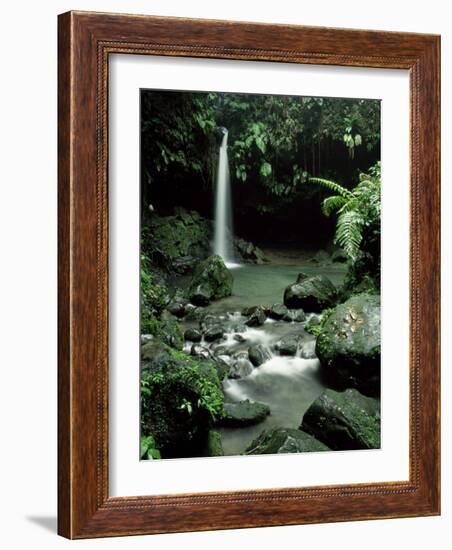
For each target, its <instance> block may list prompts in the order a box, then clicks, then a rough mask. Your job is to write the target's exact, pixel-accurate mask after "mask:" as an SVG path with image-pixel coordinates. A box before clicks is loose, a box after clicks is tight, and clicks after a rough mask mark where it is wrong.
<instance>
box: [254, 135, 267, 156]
mask: <svg viewBox="0 0 452 550" xmlns="http://www.w3.org/2000/svg"><path fill="white" fill-rule="evenodd" d="M256 145H257V147H258V149H259V150H260V151H261V153H265V143H264V140H263V139H262V138H261V137H260V136H258V137H257V138H256Z"/></svg>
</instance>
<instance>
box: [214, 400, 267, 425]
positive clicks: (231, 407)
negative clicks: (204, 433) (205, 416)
mask: <svg viewBox="0 0 452 550" xmlns="http://www.w3.org/2000/svg"><path fill="white" fill-rule="evenodd" d="M269 414H270V407H268V406H267V405H265V404H264V403H258V402H252V401H248V400H246V401H240V402H239V403H225V404H224V412H223V417H222V418H221V420H220V424H221V425H222V426H227V427H240V426H251V425H253V424H258V423H259V422H262V421H263V420H265V418H266V417H267V416H268V415H269Z"/></svg>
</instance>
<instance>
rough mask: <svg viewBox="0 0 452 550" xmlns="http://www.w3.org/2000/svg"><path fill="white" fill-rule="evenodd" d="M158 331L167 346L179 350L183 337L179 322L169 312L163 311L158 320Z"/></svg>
mask: <svg viewBox="0 0 452 550" xmlns="http://www.w3.org/2000/svg"><path fill="white" fill-rule="evenodd" d="M160 331H161V335H162V338H163V341H164V342H165V343H166V344H168V345H169V346H171V347H173V348H175V349H179V350H181V349H182V347H183V344H184V336H183V334H182V329H181V327H180V324H179V321H178V320H177V318H176V317H174V315H171V313H170V312H169V311H164V312H163V313H162V315H161V318H160Z"/></svg>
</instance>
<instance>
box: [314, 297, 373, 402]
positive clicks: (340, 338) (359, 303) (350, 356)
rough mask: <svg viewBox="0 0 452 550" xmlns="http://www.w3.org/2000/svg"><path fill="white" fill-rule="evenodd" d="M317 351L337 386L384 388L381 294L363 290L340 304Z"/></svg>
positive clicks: (366, 390) (367, 389)
mask: <svg viewBox="0 0 452 550" xmlns="http://www.w3.org/2000/svg"><path fill="white" fill-rule="evenodd" d="M316 355H317V357H318V358H319V360H320V363H321V365H322V369H323V371H324V374H325V377H326V381H327V382H328V384H329V385H331V386H333V387H335V388H336V389H345V388H357V389H358V390H359V391H361V393H365V394H368V395H377V394H378V393H379V391H380V297H379V296H377V295H368V294H360V295H357V296H353V297H352V298H350V299H349V300H347V301H346V302H344V303H343V304H340V305H339V306H337V307H336V308H335V309H334V310H333V311H332V312H331V313H330V315H329V316H328V318H327V319H326V321H325V323H324V325H323V327H322V328H321V331H320V334H319V336H318V338H317V344H316Z"/></svg>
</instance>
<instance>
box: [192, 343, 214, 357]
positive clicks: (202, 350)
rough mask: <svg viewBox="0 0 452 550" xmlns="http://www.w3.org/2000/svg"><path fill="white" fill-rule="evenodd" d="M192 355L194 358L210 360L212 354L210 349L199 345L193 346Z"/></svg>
mask: <svg viewBox="0 0 452 550" xmlns="http://www.w3.org/2000/svg"><path fill="white" fill-rule="evenodd" d="M190 355H192V356H193V357H203V358H204V359H210V357H211V354H210V351H209V349H208V348H206V347H205V346H201V345H199V344H193V345H192V347H191V349H190Z"/></svg>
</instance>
